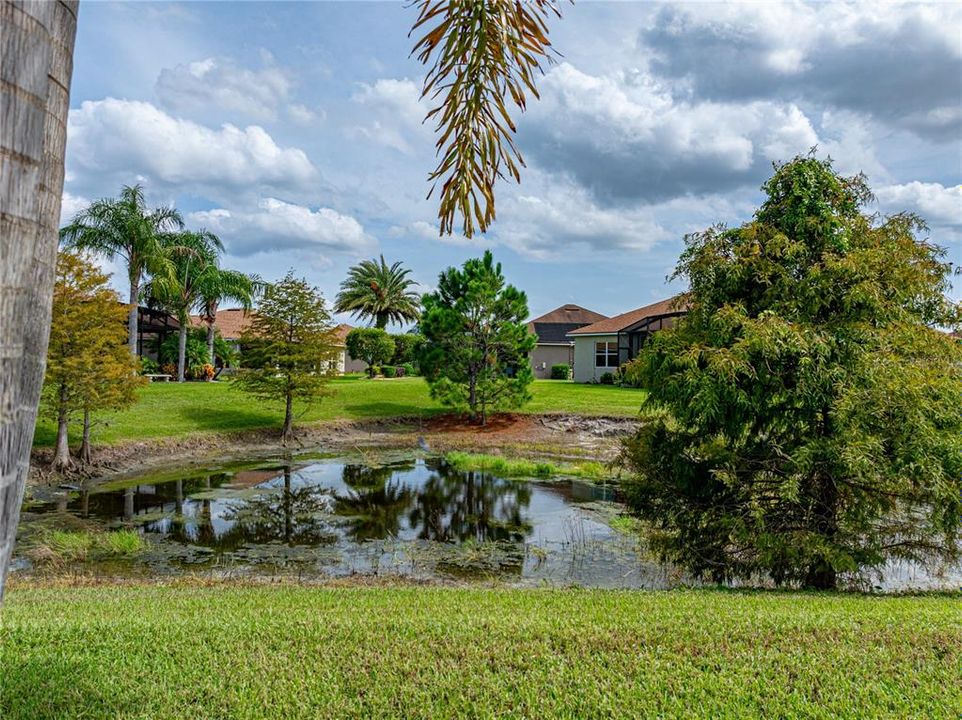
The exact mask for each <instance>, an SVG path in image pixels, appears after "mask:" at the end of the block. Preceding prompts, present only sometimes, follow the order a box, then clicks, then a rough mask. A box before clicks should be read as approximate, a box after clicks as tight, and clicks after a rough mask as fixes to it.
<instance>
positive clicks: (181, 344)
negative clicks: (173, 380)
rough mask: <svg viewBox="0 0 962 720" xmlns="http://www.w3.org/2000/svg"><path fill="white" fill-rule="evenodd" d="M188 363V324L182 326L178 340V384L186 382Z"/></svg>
mask: <svg viewBox="0 0 962 720" xmlns="http://www.w3.org/2000/svg"><path fill="white" fill-rule="evenodd" d="M186 362H187V323H184V322H182V323H181V324H180V335H179V337H178V338H177V382H184V369H185V368H184V365H185V363H186Z"/></svg>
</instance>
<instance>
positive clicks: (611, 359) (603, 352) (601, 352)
mask: <svg viewBox="0 0 962 720" xmlns="http://www.w3.org/2000/svg"><path fill="white" fill-rule="evenodd" d="M602 346H604V348H603V349H602ZM602 357H604V364H601V365H599V364H598V360H599V359H600V358H602ZM595 367H596V368H604V369H605V370H610V369H611V368H617V367H618V341H617V340H595Z"/></svg>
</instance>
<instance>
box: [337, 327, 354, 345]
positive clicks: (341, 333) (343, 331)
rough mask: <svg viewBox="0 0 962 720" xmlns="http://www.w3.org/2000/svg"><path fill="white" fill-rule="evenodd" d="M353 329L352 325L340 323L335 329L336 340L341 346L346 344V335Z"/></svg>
mask: <svg viewBox="0 0 962 720" xmlns="http://www.w3.org/2000/svg"><path fill="white" fill-rule="evenodd" d="M353 329H354V326H353V325H348V324H347V323H341V324H340V325H338V326H337V327H336V328H334V332H335V333H336V334H337V340H338V342H339V343H341V344H342V345H343V344H344V343H346V342H347V334H348V333H349V332H351V330H353Z"/></svg>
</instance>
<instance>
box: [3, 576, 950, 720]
mask: <svg viewBox="0 0 962 720" xmlns="http://www.w3.org/2000/svg"><path fill="white" fill-rule="evenodd" d="M960 602H962V597H960V596H958V595H942V596H921V597H869V596H859V595H829V594H826V595H811V594H805V593H765V592H734V591H672V592H655V593H645V592H626V591H599V590H591V591H583V590H533V591H532V590H491V589H462V588H458V589H443V588H442V589H439V588H423V587H415V588H408V587H393V588H392V587H384V588H380V587H378V588H344V587H340V588H316V587H315V588H310V587H304V586H290V585H282V586H277V587H250V586H248V587H244V586H234V585H224V586H212V587H205V586H195V585H190V584H186V585H172V586H163V585H145V586H100V587H79V588H70V587H63V588H54V587H50V588H21V589H17V588H16V587H14V588H13V589H12V590H11V591H10V592H9V594H8V597H7V601H6V604H5V607H4V609H3V615H4V617H3V620H4V622H3V628H2V636H0V637H2V648H0V649H2V657H3V682H2V684H0V716H2V717H4V718H5V719H7V720H18V719H25V718H31V719H32V720H40V719H43V718H54V717H80V716H82V717H86V718H113V717H124V718H152V719H154V720H163V719H165V718H178V719H179V718H184V717H191V718H224V717H230V718H264V717H278V718H285V720H294V719H295V718H318V717H332V718H333V717H358V716H363V717H405V718H453V717H494V716H498V717H538V718H549V717H564V718H592V717H598V718H601V717H604V718H609V717H623V718H640V717H686V718H687V717H705V718H708V717H711V718H718V717H736V716H738V717H826V718H828V717H834V718H865V717H873V718H879V717H927V718H949V717H953V718H954V717H958V716H959V713H960V711H962V683H959V677H960V676H959V668H960V667H962V613H960V612H959V607H960Z"/></svg>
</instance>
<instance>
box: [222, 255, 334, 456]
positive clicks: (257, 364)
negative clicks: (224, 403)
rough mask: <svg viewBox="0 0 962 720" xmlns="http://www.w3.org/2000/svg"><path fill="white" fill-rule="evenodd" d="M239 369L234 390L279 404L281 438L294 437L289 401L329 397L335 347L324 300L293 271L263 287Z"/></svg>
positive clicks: (288, 438) (243, 342)
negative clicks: (280, 408)
mask: <svg viewBox="0 0 962 720" xmlns="http://www.w3.org/2000/svg"><path fill="white" fill-rule="evenodd" d="M241 347H242V348H243V365H244V369H243V370H242V371H241V372H240V374H239V377H238V380H237V384H238V386H239V387H240V388H241V389H243V390H245V391H247V392H249V393H251V394H253V395H254V396H255V397H258V398H261V399H264V400H270V401H277V400H280V401H282V402H283V403H284V427H283V430H282V432H281V439H282V441H283V443H284V444H285V445H286V444H287V443H288V442H289V441H290V440H292V439H293V438H294V401H295V400H298V401H301V402H303V403H305V404H310V403H313V402H315V401H316V400H318V399H319V398H321V397H323V396H325V395H330V394H331V391H330V389H329V388H328V387H327V385H328V382H329V381H330V379H331V377H332V376H333V374H334V372H335V371H334V369H333V368H334V363H335V360H336V357H337V353H338V351H339V348H338V347H337V336H336V334H335V332H334V326H333V325H332V323H331V316H330V313H329V312H328V311H327V306H326V304H325V302H324V298H323V297H322V296H321V294H320V292H319V291H318V290H317V288H315V287H311V285H309V284H308V283H307V281H305V280H300V279H296V278H295V277H294V274H293V271H290V272H288V273H287V275H286V276H285V277H284V279H282V280H281V281H280V282H277V283H275V284H273V285H268V286H267V288H266V289H265V291H264V296H263V298H261V300H260V302H259V303H258V306H257V311H256V313H255V314H254V317H253V321H252V322H251V325H250V327H249V328H248V329H247V331H245V333H244V334H243V336H242V337H241Z"/></svg>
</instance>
